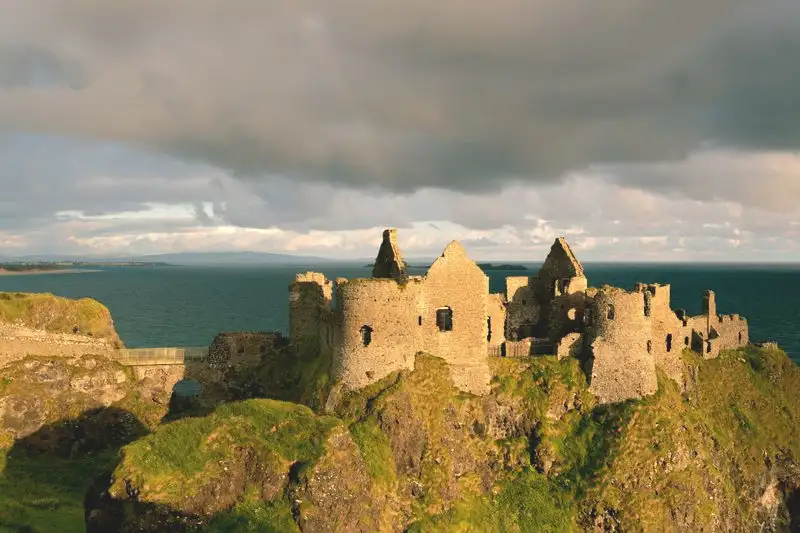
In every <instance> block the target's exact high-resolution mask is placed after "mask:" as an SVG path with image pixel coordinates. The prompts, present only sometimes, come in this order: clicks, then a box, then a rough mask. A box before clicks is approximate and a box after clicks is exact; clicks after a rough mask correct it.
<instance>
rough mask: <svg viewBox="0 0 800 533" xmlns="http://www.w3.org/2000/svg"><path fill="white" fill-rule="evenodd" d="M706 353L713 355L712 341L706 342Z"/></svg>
mask: <svg viewBox="0 0 800 533" xmlns="http://www.w3.org/2000/svg"><path fill="white" fill-rule="evenodd" d="M706 353H711V341H706Z"/></svg>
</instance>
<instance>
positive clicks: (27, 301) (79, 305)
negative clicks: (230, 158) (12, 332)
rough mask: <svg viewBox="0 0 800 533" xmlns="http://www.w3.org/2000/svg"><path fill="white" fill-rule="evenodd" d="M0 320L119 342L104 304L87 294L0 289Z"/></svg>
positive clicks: (44, 329)
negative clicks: (72, 296)
mask: <svg viewBox="0 0 800 533" xmlns="http://www.w3.org/2000/svg"><path fill="white" fill-rule="evenodd" d="M0 323H6V324H16V325H20V326H24V327H28V328H33V329H39V330H43V331H47V332H50V333H73V334H79V335H87V336H91V337H96V338H100V339H109V340H112V341H114V342H116V343H117V344H118V345H119V346H122V343H121V341H120V340H119V336H118V335H117V332H116V330H115V329H114V322H113V320H112V318H111V313H110V312H109V310H108V308H106V307H105V306H104V305H103V304H101V303H100V302H98V301H97V300H94V299H91V298H83V299H80V300H71V299H68V298H62V297H60V296H54V295H52V294H49V293H41V294H28V293H10V292H0Z"/></svg>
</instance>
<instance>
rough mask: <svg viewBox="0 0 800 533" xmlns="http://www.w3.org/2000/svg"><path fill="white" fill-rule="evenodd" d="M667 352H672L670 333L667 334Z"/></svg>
mask: <svg viewBox="0 0 800 533" xmlns="http://www.w3.org/2000/svg"><path fill="white" fill-rule="evenodd" d="M667 351H668V352H671V351H672V333H667Z"/></svg>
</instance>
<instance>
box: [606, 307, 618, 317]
mask: <svg viewBox="0 0 800 533" xmlns="http://www.w3.org/2000/svg"><path fill="white" fill-rule="evenodd" d="M616 316H617V313H616V310H615V309H614V304H608V319H609V320H614V318H616Z"/></svg>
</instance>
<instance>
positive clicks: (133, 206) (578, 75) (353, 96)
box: [0, 0, 800, 261]
mask: <svg viewBox="0 0 800 533" xmlns="http://www.w3.org/2000/svg"><path fill="white" fill-rule="evenodd" d="M0 12H2V13H3V16H2V17H0V256H20V255H25V254H37V253H70V254H72V253H74V254H82V255H146V254H151V253H165V252H181V251H228V250H249V251H264V252H278V253H290V254H299V255H315V256H326V257H335V258H364V257H371V256H374V255H375V253H376V252H377V247H378V244H379V242H380V238H381V231H382V229H383V228H386V227H396V228H398V231H399V233H398V235H399V241H400V246H401V248H402V250H403V252H404V254H405V255H406V256H409V257H427V256H434V255H436V254H438V253H440V252H441V250H442V249H443V248H444V246H445V245H446V244H447V243H448V242H449V241H450V240H453V239H457V240H460V241H461V242H462V244H464V246H465V247H466V249H467V251H468V253H469V254H470V255H471V256H472V257H473V258H475V259H478V260H521V261H540V260H541V259H542V258H543V257H544V255H545V254H546V252H547V250H548V249H549V247H550V245H551V244H552V242H553V240H554V239H555V238H556V237H558V236H565V237H566V238H567V240H568V241H569V242H570V243H571V245H572V247H573V249H574V251H575V252H576V254H577V255H578V256H579V257H580V258H581V259H584V260H590V261H800V246H798V238H799V237H800V150H799V148H800V68H798V66H797V58H798V57H800V2H797V0H691V1H690V0H673V1H671V2H664V1H663V0H606V1H604V2H586V1H585V0H495V1H493V2H477V1H464V0H458V1H457V0H439V1H438V2H430V1H429V0H383V1H381V2H374V1H368V0H172V1H170V2H164V1H163V0H137V1H136V2H134V1H127V0H124V1H118V2H104V1H100V0H37V1H36V2H32V1H30V0H0Z"/></svg>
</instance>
